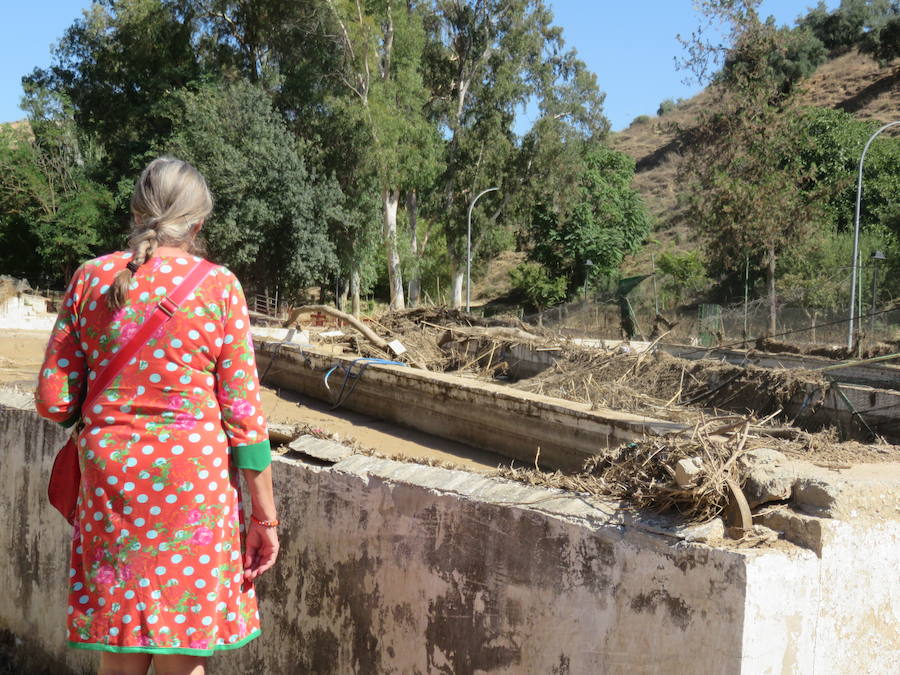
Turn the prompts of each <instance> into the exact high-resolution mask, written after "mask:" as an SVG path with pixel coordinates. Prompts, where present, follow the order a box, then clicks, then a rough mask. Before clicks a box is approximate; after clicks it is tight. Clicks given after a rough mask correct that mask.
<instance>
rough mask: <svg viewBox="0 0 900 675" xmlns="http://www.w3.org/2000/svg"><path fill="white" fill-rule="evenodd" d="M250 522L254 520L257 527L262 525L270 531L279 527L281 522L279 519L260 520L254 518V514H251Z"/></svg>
mask: <svg viewBox="0 0 900 675" xmlns="http://www.w3.org/2000/svg"><path fill="white" fill-rule="evenodd" d="M250 520H252V521H253V522H254V523H256V524H257V525H262V526H263V527H265V528H268V529H270V530H271V529H273V528H276V527H278V522H279V521H278V520H277V519H276V520H260V519H259V518H257V517H256V516H254V515H253V514H252V513H251V514H250Z"/></svg>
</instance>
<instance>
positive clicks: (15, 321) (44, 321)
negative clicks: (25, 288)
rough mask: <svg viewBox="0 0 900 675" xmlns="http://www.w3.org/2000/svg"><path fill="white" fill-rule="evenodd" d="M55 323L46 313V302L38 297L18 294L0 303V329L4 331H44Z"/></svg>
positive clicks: (54, 319) (52, 317)
mask: <svg viewBox="0 0 900 675" xmlns="http://www.w3.org/2000/svg"><path fill="white" fill-rule="evenodd" d="M54 323H56V315H55V314H50V313H48V312H47V300H46V298H42V297H41V296H39V295H31V294H29V293H19V294H18V295H14V296H12V297H11V298H7V299H6V300H4V301H3V302H0V328H2V329H5V330H46V331H50V330H51V329H52V328H53V324H54Z"/></svg>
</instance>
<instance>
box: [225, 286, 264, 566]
mask: <svg viewBox="0 0 900 675" xmlns="http://www.w3.org/2000/svg"><path fill="white" fill-rule="evenodd" d="M219 273H220V274H222V273H224V274H228V275H230V274H231V273H230V272H225V271H224V270H222V271H219ZM223 318H224V321H225V333H224V336H223V339H222V348H221V351H220V353H219V356H218V359H217V362H216V390H217V391H216V396H217V398H218V400H219V407H220V408H221V410H222V428H223V429H224V430H225V434H226V435H227V436H228V443H229V445H230V446H231V453H232V458H233V460H234V463H235V466H237V467H238V468H239V469H241V472H242V474H243V476H244V480H245V482H246V483H247V488H248V490H249V492H250V503H251V505H252V510H251V513H252V514H253V516H254V518H255V519H256V520H260V521H273V520H276V517H277V516H276V510H275V496H274V493H273V490H272V469H271V463H272V453H271V449H270V447H269V437H268V431H267V428H266V419H265V416H264V415H263V411H262V399H261V397H260V394H259V376H258V375H257V372H256V359H255V354H254V353H253V337H252V335H251V334H250V316H249V312H248V311H247V303H246V300H245V299H244V292H243V290H242V289H241V285H240V283H238V280H237V279H236V278H234V277H233V276H231V279H230V282H229V283H228V285H227V298H226V301H225V309H224V316H223ZM254 518H251V519H250V522H249V523H248V525H247V537H246V540H245V543H244V546H245V552H244V578H246V579H250V580H252V579H255V578H256V577H258V576H259V575H260V574H262V573H263V572H265V571H266V570H267V569H269V568H270V567H272V565H274V564H275V559H276V557H277V556H278V534H277V533H276V530H275V528H274V527H265V526H264V525H261V524H260V523H258V522H256V521H255V520H254Z"/></svg>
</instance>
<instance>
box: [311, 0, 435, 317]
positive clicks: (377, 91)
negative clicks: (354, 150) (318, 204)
mask: <svg viewBox="0 0 900 675" xmlns="http://www.w3.org/2000/svg"><path fill="white" fill-rule="evenodd" d="M327 2H328V5H329V6H330V8H331V10H332V12H333V18H334V22H335V24H336V26H335V28H336V30H335V32H334V34H335V36H336V38H335V40H336V43H337V45H338V46H339V48H340V50H341V55H342V63H341V66H340V70H339V71H338V73H336V74H337V76H338V77H339V78H340V80H341V81H342V82H343V83H344V85H345V87H346V93H347V94H348V96H349V97H350V100H352V103H350V102H348V107H347V108H346V109H345V113H346V114H350V115H353V116H354V117H355V118H356V120H357V123H358V124H359V125H361V126H363V128H365V129H366V130H367V132H368V134H369V138H370V144H369V147H370V148H371V153H370V156H369V162H370V164H371V166H372V169H373V171H374V174H375V175H376V176H377V180H378V184H379V187H380V191H381V197H382V200H381V201H382V217H383V242H384V247H385V252H386V255H387V267H388V276H389V280H390V296H391V308H392V309H403V308H404V307H405V304H406V303H405V298H404V290H403V277H402V270H401V267H400V251H399V250H398V236H397V210H398V208H399V204H400V198H401V193H402V192H403V191H404V190H415V189H416V187H417V186H418V185H420V184H421V183H423V182H424V183H426V184H427V182H428V177H429V176H430V175H433V174H434V173H435V172H436V171H437V167H438V164H437V148H438V146H439V140H438V136H437V132H436V130H435V128H434V127H433V126H432V125H430V124H429V123H428V122H427V120H426V119H425V117H424V107H425V102H426V101H427V96H428V92H427V90H426V89H425V87H424V85H423V82H422V73H421V59H422V50H423V48H424V41H425V38H424V31H423V27H422V22H421V17H420V16H419V14H418V13H417V12H416V11H415V5H414V4H413V3H409V4H407V3H400V2H398V1H397V0H381V1H380V2H373V3H369V4H367V5H366V7H365V9H364V8H363V6H362V4H360V2H359V1H358V0H356V1H353V0H327Z"/></svg>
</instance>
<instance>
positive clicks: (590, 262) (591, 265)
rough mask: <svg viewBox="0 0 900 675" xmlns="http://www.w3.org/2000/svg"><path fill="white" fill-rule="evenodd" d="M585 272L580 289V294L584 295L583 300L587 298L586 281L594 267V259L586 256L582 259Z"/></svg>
mask: <svg viewBox="0 0 900 675" xmlns="http://www.w3.org/2000/svg"><path fill="white" fill-rule="evenodd" d="M584 266H585V268H586V269H585V273H584V286H583V287H582V289H581V294H582V295H583V296H584V298H585V300H587V287H588V281H589V280H590V278H591V270H592V269H594V261H593V260H591V259H590V258H588V259H587V260H585V261H584Z"/></svg>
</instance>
